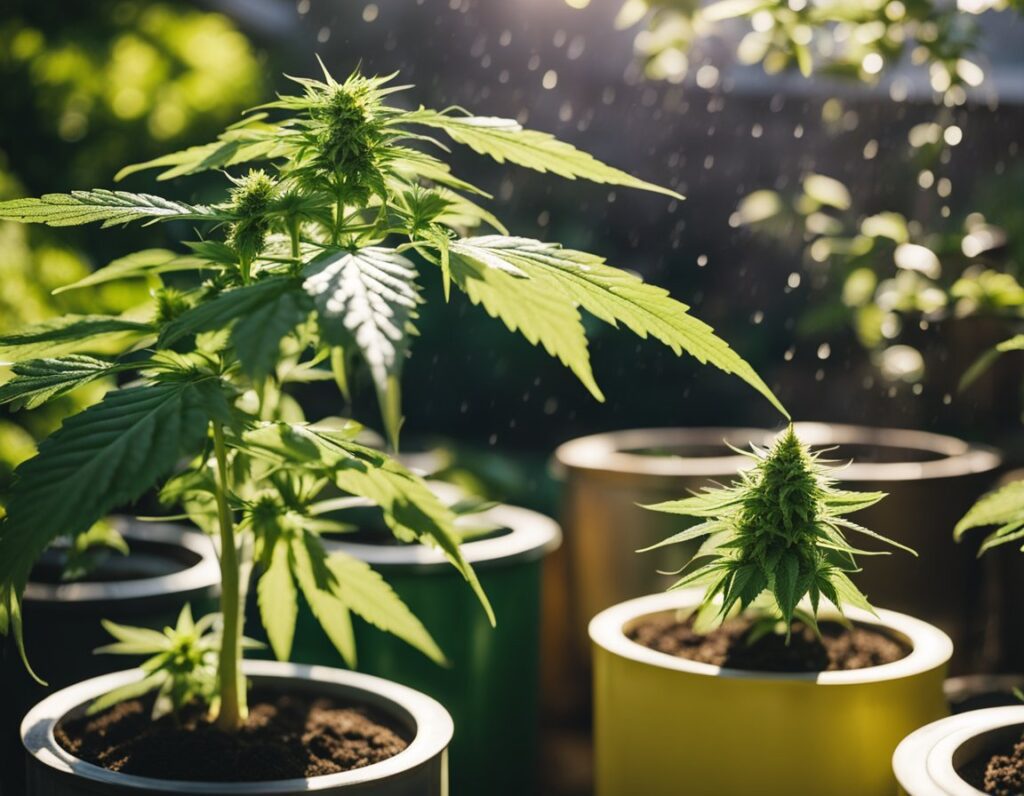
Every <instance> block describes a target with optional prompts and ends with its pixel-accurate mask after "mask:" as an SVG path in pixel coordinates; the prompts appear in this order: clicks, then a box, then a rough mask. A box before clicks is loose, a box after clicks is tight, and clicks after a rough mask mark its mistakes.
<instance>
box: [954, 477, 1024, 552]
mask: <svg viewBox="0 0 1024 796" xmlns="http://www.w3.org/2000/svg"><path fill="white" fill-rule="evenodd" d="M1013 522H1024V481H1011V482H1010V483H1008V484H1006V485H1005V486H1002V487H1000V488H999V489H996V490H995V491H993V492H989V493H988V494H987V495H984V496H983V497H982V498H980V499H979V500H978V502H977V503H975V504H974V505H973V506H971V508H970V510H969V511H968V512H967V513H966V514H965V515H964V516H963V518H962V519H961V520H960V521H959V522H958V523H957V524H956V528H955V529H954V530H953V536H954V538H956V539H958V540H959V539H960V538H961V537H962V536H963V535H964V533H966V532H967V531H969V530H971V529H973V528H983V527H985V526H987V525H1006V524H1008V523H1013Z"/></svg>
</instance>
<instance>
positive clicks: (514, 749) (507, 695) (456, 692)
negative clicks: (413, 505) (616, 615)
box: [292, 485, 561, 796]
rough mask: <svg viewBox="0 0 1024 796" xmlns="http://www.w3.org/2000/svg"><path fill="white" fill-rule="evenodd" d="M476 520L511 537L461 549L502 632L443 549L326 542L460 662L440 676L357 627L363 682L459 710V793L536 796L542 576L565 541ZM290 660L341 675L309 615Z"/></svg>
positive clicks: (522, 521)
mask: <svg viewBox="0 0 1024 796" xmlns="http://www.w3.org/2000/svg"><path fill="white" fill-rule="evenodd" d="M437 488H439V489H442V491H443V489H444V486H443V485H440V486H439V487H437ZM449 491H450V490H449ZM477 516H479V517H481V518H484V519H486V520H488V521H490V522H493V523H494V524H495V525H498V526H500V527H501V528H503V529H504V533H502V535H499V536H495V537H493V538H485V539H481V540H479V541H469V542H465V543H463V545H462V548H461V549H462V553H463V555H464V556H465V557H466V559H467V560H468V561H469V562H470V563H471V564H472V565H473V568H474V569H475V570H476V572H477V575H478V576H479V578H480V582H481V584H482V585H483V588H484V590H485V591H486V593H487V596H488V598H489V599H490V601H491V604H492V605H493V606H494V611H495V614H496V615H497V619H498V625H497V627H496V628H492V627H491V626H490V624H488V622H487V617H486V616H485V615H484V612H483V610H481V608H480V604H479V603H478V601H477V599H476V597H475V596H474V595H473V593H472V592H471V591H470V589H469V588H468V587H467V585H466V582H465V581H464V580H463V579H462V577H461V576H460V575H459V574H458V573H457V572H456V571H455V570H454V569H453V568H452V566H451V565H450V564H449V563H448V562H447V560H446V559H445V558H444V556H443V555H442V554H441V553H439V552H438V551H436V550H433V549H430V548H427V547H423V546H420V545H395V544H382V545H377V544H355V543H350V542H344V541H337V540H332V541H328V542H327V548H328V550H329V551H331V552H334V551H341V552H344V553H348V554H349V555H352V556H355V557H357V558H360V559H362V560H363V561H366V562H367V563H369V564H370V565H371V566H373V568H374V569H375V570H377V571H378V572H380V574H381V575H382V576H383V577H384V578H385V580H387V582H388V583H389V584H391V586H392V588H394V590H395V591H396V592H397V593H398V595H399V596H400V597H401V598H402V599H403V600H404V601H405V603H406V605H408V606H409V608H410V609H412V611H413V613H415V614H416V616H418V617H419V618H420V620H421V621H422V622H423V624H424V625H425V626H426V628H427V629H428V630H429V631H430V633H431V634H432V635H433V637H434V639H435V640H436V641H437V643H438V645H439V646H440V647H441V649H442V650H443V651H444V653H445V655H446V656H447V657H448V659H449V661H450V662H451V666H450V667H448V668H445V667H441V666H438V665H437V664H435V663H434V662H432V661H430V660H429V659H427V658H426V657H424V656H423V655H421V654H420V653H419V652H417V651H416V650H414V649H412V648H411V647H409V646H408V645H406V644H405V643H404V642H402V641H399V640H398V639H396V638H395V637H394V636H391V635H388V634H385V633H383V632H381V631H379V630H377V629H376V628H374V627H371V626H370V625H368V624H366V623H365V622H362V621H359V622H356V649H357V653H358V656H359V669H360V670H361V671H365V672H368V673H370V674H374V675H377V676H380V677H385V678H387V679H388V680H394V681H395V682H399V683H402V684H404V685H407V686H410V687H411V688H415V689H417V690H419V691H423V692H424V693H425V694H429V695H430V696H432V697H434V698H435V699H437V700H438V701H439V702H441V704H443V705H444V706H445V707H446V708H447V709H448V710H449V711H451V714H452V717H453V719H454V721H455V738H454V739H453V741H452V748H451V760H452V793H453V794H455V795H456V796H463V795H465V796H474V795H475V794H478V793H481V794H482V793H487V794H492V795H497V794H510V796H511V795H512V794H515V795H516V796H520V795H521V794H526V793H534V792H536V783H535V777H536V773H537V766H536V764H535V761H536V757H537V752H538V749H537V737H538V726H537V725H538V710H539V696H538V691H539V687H538V678H539V666H540V644H539V629H538V628H539V622H540V601H541V595H540V590H541V570H542V565H543V562H544V558H545V556H546V555H547V554H548V553H549V552H550V551H551V550H553V549H554V548H555V547H557V546H558V544H559V542H560V540H561V532H560V530H559V528H558V525H557V524H556V523H555V522H554V521H553V520H551V519H549V518H548V517H545V516H543V515H541V514H538V513H536V512H533V511H529V510H527V509H522V508H517V507H514V506H507V505H499V506H496V507H494V508H491V509H489V510H488V511H486V512H484V513H482V514H480V515H477ZM292 658H293V659H294V660H297V661H302V662H304V663H321V664H325V665H339V666H340V665H342V663H341V658H340V656H339V655H338V653H337V652H336V651H335V649H334V647H333V646H331V644H330V642H329V641H328V640H327V638H326V637H325V636H324V634H323V631H322V630H320V628H319V627H318V626H317V625H316V623H315V621H314V620H313V618H312V616H311V615H310V613H309V611H308V609H305V608H304V609H303V611H302V613H301V614H300V618H299V626H298V628H297V630H296V636H295V646H294V649H293V653H292Z"/></svg>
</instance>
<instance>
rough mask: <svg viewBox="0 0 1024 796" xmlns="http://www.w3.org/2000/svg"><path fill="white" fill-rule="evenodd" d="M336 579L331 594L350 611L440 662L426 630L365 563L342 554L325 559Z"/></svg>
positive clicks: (434, 643) (435, 646) (443, 660)
mask: <svg viewBox="0 0 1024 796" xmlns="http://www.w3.org/2000/svg"><path fill="white" fill-rule="evenodd" d="M327 566H328V568H329V569H330V570H331V573H332V574H333V575H334V577H335V579H336V583H337V586H336V589H335V593H336V594H337V595H338V597H339V599H340V600H341V601H342V602H343V603H345V605H347V606H348V607H349V608H350V609H351V610H352V612H353V613H355V614H358V615H359V616H361V617H362V618H363V619H365V620H366V621H367V622H369V623H370V624H372V625H373V626H374V627H377V628H379V629H380V630H383V631H384V632H385V633H392V634H394V635H396V636H398V638H400V639H402V640H403V641H405V642H406V643H407V644H409V645H411V646H413V647H415V648H416V649H418V650H419V651H420V652H422V653H423V654H424V655H426V656H427V657H428V658H430V659H431V660H432V661H434V662H435V663H444V662H445V657H444V653H443V652H441V650H440V648H439V647H438V646H437V643H436V642H435V641H434V639H433V638H431V636H430V633H428V632H427V629H426V628H425V627H423V625H422V623H421V622H420V620H419V619H417V618H416V616H415V615H414V614H413V613H412V611H410V610H409V608H408V606H406V604H405V603H404V602H402V599H401V598H400V597H399V596H398V595H397V594H395V592H394V591H393V590H392V589H391V587H390V586H389V585H388V584H387V582H386V581H385V580H384V578H382V577H381V576H380V574H378V573H377V572H374V571H373V569H371V568H370V566H369V564H367V563H366V562H364V561H360V560H359V559H358V558H353V557H352V556H349V555H346V554H344V553H334V554H332V555H330V556H328V558H327Z"/></svg>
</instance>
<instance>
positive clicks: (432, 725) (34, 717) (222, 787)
mask: <svg viewBox="0 0 1024 796" xmlns="http://www.w3.org/2000/svg"><path fill="white" fill-rule="evenodd" d="M243 671H244V672H245V674H246V675H249V676H250V677H252V678H254V679H255V680H287V679H292V680H296V679H297V680H305V681H310V682H312V683H315V684H334V685H340V686H343V687H346V688H349V689H354V690H356V691H361V692H364V694H365V695H366V697H367V701H368V702H369V703H370V704H374V705H376V706H377V707H378V708H381V709H384V710H388V707H390V709H391V712H392V713H399V714H401V715H402V717H403V718H404V719H406V720H408V721H411V722H412V723H413V725H414V727H415V736H414V737H413V739H412V741H411V742H410V744H409V746H407V747H406V748H405V749H404V750H402V751H401V752H399V753H398V754H396V755H395V756H394V757H390V758H388V759H387V760H382V761H381V762H379V763H373V764H372V765H369V766H365V767H363V768H357V769H353V770H351V771H343V772H341V773H338V774H325V775H322V776H318V777H305V778H296V779H284V780H267V781H263V782H194V781H185V780H163V779H156V778H154V777H141V776H137V775H134V774H120V773H118V772H114V771H109V770H107V769H105V768H102V767H101V766H97V765H94V764H92V763H88V762H86V761H84V760H81V759H79V758H77V757H75V756H74V755H72V754H70V753H69V752H67V751H66V750H64V749H63V748H62V747H61V746H60V744H58V743H57V741H56V739H55V738H54V734H53V730H54V727H55V726H56V724H57V722H58V721H60V719H62V718H63V717H64V716H65V715H67V714H68V712H70V711H71V710H74V709H75V708H77V707H79V706H81V705H82V704H84V703H85V702H88V701H90V700H92V699H95V698H96V697H98V696H100V695H101V694H103V693H106V692H107V691H109V690H111V689H113V688H116V687H118V686H120V685H124V684H125V683H128V682H132V681H134V680H138V679H140V678H141V677H142V676H143V673H142V671H141V670H139V669H128V670H125V671H120V672H114V673H112V674H106V675H102V676H100V677H94V678H92V679H90V680H84V681H82V682H80V683H76V684H75V685H72V686H69V687H67V688H64V689H61V690H60V691H57V692H56V693H54V694H51V695H50V696H48V697H46V698H45V699H44V700H42V701H41V702H39V703H38V704H37V705H36V706H35V707H33V708H32V710H31V711H29V713H28V715H26V716H25V719H24V720H23V721H22V723H21V738H22V744H23V745H24V746H25V748H26V749H27V750H28V753H29V754H30V755H32V756H33V757H34V758H35V759H36V760H37V761H39V762H40V763H42V764H44V765H47V766H49V767H50V768H53V769H56V770H58V771H61V772H64V773H67V774H72V775H74V776H78V777H81V778H83V779H86V780H88V781H90V782H99V783H104V784H108V785H117V786H120V787H123V788H133V789H138V790H139V791H140V792H142V791H144V792H159V793H185V792H188V791H189V790H192V791H196V792H201V793H208V794H275V793H292V792H295V791H298V790H307V791H319V790H326V789H330V788H339V787H342V786H351V785H358V784H362V783H366V782H374V781H379V780H383V779H386V778H388V777H391V776H395V775H398V774H401V773H402V772H405V771H410V770H413V769H415V768H417V767H418V766H421V765H423V764H424V763H427V762H428V761H430V760H432V759H434V758H435V757H437V756H438V755H440V754H442V753H443V752H444V750H445V749H446V748H447V747H448V745H449V744H450V743H451V739H452V735H453V733H454V724H453V722H452V718H451V716H450V715H449V713H448V711H447V710H445V708H444V707H442V705H441V704H440V703H439V702H437V701H436V700H434V699H432V698H431V697H429V696H427V695H426V694H423V693H420V692H419V691H415V690H413V689H412V688H408V687H406V686H404V685H399V684H398V683H393V682H391V681H390V680H384V679H383V678H380V677H374V676H372V675H368V674H362V673H359V672H350V671H346V670H342V669H332V668H329V667H327V666H309V665H305V664H297V663H283V662H279V661H245V662H244V664H243ZM325 690H326V689H325ZM385 705H387V707H385Z"/></svg>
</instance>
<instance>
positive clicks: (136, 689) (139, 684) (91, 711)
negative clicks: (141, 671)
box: [85, 670, 168, 716]
mask: <svg viewBox="0 0 1024 796" xmlns="http://www.w3.org/2000/svg"><path fill="white" fill-rule="evenodd" d="M167 679H168V673H167V672H166V671H163V670H161V671H158V672H154V673H153V674H151V675H149V676H148V677H143V678H142V679H141V680H136V681H135V682H134V683H128V684H127V685H123V686H121V687H120V688H115V689H114V690H113V691H108V692H107V693H105V694H104V695H103V696H101V697H98V698H97V699H94V700H93V701H92V702H90V703H89V707H88V708H86V710H85V715H87V716H94V715H95V714H97V713H101V712H103V711H104V710H106V709H107V708H112V707H114V705H119V704H120V703H122V702H127V701H128V700H129V699H138V698H139V697H141V696H145V695H146V694H148V693H149V692H150V691H155V690H157V689H158V688H161V687H162V686H163V685H164V684H165V683H166V682H167Z"/></svg>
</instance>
